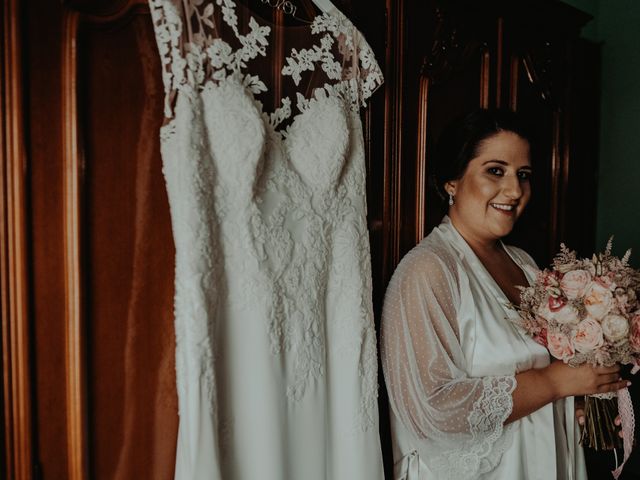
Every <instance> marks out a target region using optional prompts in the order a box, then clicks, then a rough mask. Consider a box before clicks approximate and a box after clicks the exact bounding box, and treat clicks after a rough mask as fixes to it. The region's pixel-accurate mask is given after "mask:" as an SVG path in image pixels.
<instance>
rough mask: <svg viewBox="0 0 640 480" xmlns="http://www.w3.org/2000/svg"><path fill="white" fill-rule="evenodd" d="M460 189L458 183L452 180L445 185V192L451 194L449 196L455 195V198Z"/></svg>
mask: <svg viewBox="0 0 640 480" xmlns="http://www.w3.org/2000/svg"><path fill="white" fill-rule="evenodd" d="M457 187H458V182H456V181H455V180H451V181H449V182H446V183H445V184H444V190H445V191H446V192H447V193H448V194H449V195H453V196H454V197H455V195H456V189H457Z"/></svg>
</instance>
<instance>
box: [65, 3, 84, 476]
mask: <svg viewBox="0 0 640 480" xmlns="http://www.w3.org/2000/svg"><path fill="white" fill-rule="evenodd" d="M79 20H80V15H79V14H78V13H77V12H72V11H65V14H64V21H63V22H64V23H63V37H62V49H63V51H62V115H63V118H62V149H63V165H64V166H63V169H64V187H63V195H64V200H63V205H64V207H63V210H64V211H63V216H64V219H63V223H64V265H65V269H64V270H65V271H64V275H65V277H64V278H65V321H66V325H65V338H66V348H65V358H66V366H65V370H66V372H67V378H66V398H67V450H68V455H69V456H68V470H69V480H82V479H85V478H87V471H88V470H87V469H88V459H87V431H88V428H87V415H86V412H87V394H86V387H87V386H86V373H85V369H86V368H85V361H84V360H85V352H84V345H85V337H84V319H83V312H82V293H83V292H82V264H81V258H82V255H81V247H82V245H81V238H80V233H81V231H82V225H81V218H82V216H81V211H80V209H81V205H82V180H83V159H82V157H81V150H80V144H79V138H78V109H77V45H76V42H77V37H78V25H79Z"/></svg>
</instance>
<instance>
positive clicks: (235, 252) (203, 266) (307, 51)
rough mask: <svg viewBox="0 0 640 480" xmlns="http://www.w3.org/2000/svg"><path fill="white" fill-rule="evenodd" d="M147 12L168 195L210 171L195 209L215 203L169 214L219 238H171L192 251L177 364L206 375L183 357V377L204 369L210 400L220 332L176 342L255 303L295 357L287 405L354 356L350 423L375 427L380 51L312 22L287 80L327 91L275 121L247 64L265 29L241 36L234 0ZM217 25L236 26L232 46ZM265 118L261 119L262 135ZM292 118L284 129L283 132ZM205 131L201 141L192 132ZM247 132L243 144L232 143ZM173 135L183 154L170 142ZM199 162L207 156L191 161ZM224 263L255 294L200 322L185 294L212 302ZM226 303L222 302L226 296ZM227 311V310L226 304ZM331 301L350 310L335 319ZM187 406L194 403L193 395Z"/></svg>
mask: <svg viewBox="0 0 640 480" xmlns="http://www.w3.org/2000/svg"><path fill="white" fill-rule="evenodd" d="M149 5H150V7H151V13H152V20H153V23H154V28H155V31H156V38H157V41H158V46H159V52H160V56H161V59H162V65H163V80H164V85H165V94H166V96H165V116H166V117H167V118H171V120H170V121H169V123H168V124H167V125H165V126H164V127H163V129H162V131H161V139H162V142H163V144H166V145H169V144H172V146H171V149H172V151H171V152H166V155H165V152H164V151H163V158H166V159H169V158H170V160H169V161H167V160H165V163H167V164H169V165H170V168H171V169H172V171H170V172H168V171H167V172H165V175H166V176H167V178H170V179H171V182H168V185H169V183H172V184H173V186H170V185H169V186H168V188H169V189H171V188H175V189H177V188H184V189H185V191H188V190H189V189H190V188H193V187H190V186H188V185H187V184H186V183H184V182H187V183H188V181H187V180H188V178H189V176H190V175H192V176H194V177H197V176H198V175H200V174H199V173H198V172H200V171H201V172H203V174H204V175H205V176H206V178H205V179H203V178H200V179H195V180H193V179H192V181H193V182H196V184H197V185H196V187H197V188H196V190H197V191H198V192H202V193H200V194H198V195H203V197H202V199H200V200H198V202H199V203H196V205H201V204H202V202H203V201H204V202H205V203H206V208H203V209H202V211H201V212H200V213H198V215H197V216H198V218H197V219H195V218H193V212H187V211H186V210H185V212H179V211H175V212H174V211H173V210H174V209H173V204H174V203H176V202H177V200H174V199H177V198H179V197H180V196H181V195H183V194H177V193H176V194H175V195H173V196H172V198H171V200H172V201H171V202H170V203H171V204H172V217H174V216H176V217H179V216H184V217H188V218H189V219H190V220H193V221H196V223H198V224H201V226H202V225H207V224H208V223H209V222H212V225H213V226H214V227H215V229H216V231H215V232H214V231H211V232H209V237H208V242H209V245H208V246H207V247H206V251H202V250H198V249H193V247H192V245H190V242H192V241H193V240H194V239H191V240H189V239H188V238H187V237H188V236H189V235H191V234H192V233H193V230H194V226H193V225H191V226H189V225H177V222H180V221H183V220H181V219H178V218H177V219H176V225H174V236H176V237H179V238H180V239H182V238H183V237H184V241H183V243H184V244H183V245H182V246H181V247H180V248H181V249H183V250H189V258H188V259H180V261H178V259H177V264H178V263H181V264H182V265H183V266H181V267H180V268H181V269H183V270H184V271H182V270H181V271H180V272H178V271H177V273H176V276H178V275H179V276H180V277H181V278H182V280H180V282H185V287H184V288H180V289H179V290H180V291H179V292H178V287H177V292H176V332H178V333H177V334H178V339H177V342H178V345H180V348H179V349H178V350H179V351H178V353H177V354H178V355H179V357H180V358H182V357H184V358H185V359H187V358H188V359H190V360H189V361H193V359H194V358H197V359H199V362H198V366H197V368H195V367H196V365H191V364H189V365H187V364H186V363H185V362H183V361H182V360H179V361H178V364H177V365H178V366H177V368H178V369H179V375H178V379H179V380H178V381H179V382H181V380H180V379H184V378H187V375H189V376H191V377H193V375H194V374H195V373H196V372H200V373H199V375H200V376H201V378H203V379H204V381H205V384H206V385H208V386H207V391H209V392H213V387H212V386H211V385H214V384H215V381H214V375H213V367H212V366H211V364H212V359H213V354H212V352H213V351H215V349H212V347H211V343H210V342H211V341H212V340H211V338H213V335H211V334H210V338H209V339H206V338H204V337H200V336H198V337H196V336H194V335H186V334H183V333H181V332H183V331H185V330H186V329H188V328H194V327H193V325H196V327H197V328H198V329H201V330H202V331H203V332H205V331H209V332H210V333H211V332H213V331H214V325H212V324H209V325H208V326H206V328H205V325H206V318H207V317H208V318H209V322H214V321H215V320H213V319H215V318H217V316H219V315H220V312H221V310H220V308H223V307H225V306H226V307H228V308H231V309H236V310H242V309H243V308H244V309H250V308H251V305H252V304H255V305H258V304H259V305H260V308H261V309H262V310H263V311H264V312H266V317H267V321H268V325H266V327H267V329H268V335H269V339H270V345H271V352H272V353H273V355H276V356H280V357H281V358H282V359H283V360H286V361H283V365H284V364H286V366H285V367H284V368H285V370H286V371H285V372H284V374H285V376H286V378H287V383H286V388H287V390H286V394H287V397H288V398H289V399H290V400H291V401H298V400H300V399H302V398H303V397H304V395H305V393H306V391H307V388H308V386H309V385H310V384H311V383H312V381H313V380H315V379H320V378H322V377H323V376H324V374H325V369H326V363H327V357H331V358H338V357H345V358H348V359H349V362H348V364H351V365H354V366H356V365H357V367H358V374H359V376H360V390H361V392H362V395H360V397H359V398H360V399H361V400H360V402H361V404H360V407H359V410H358V412H357V413H358V415H357V417H358V418H354V424H356V425H357V428H358V429H361V430H367V429H369V428H372V427H375V426H376V425H377V402H376V397H377V358H376V337H375V331H374V328H373V321H372V319H373V313H372V306H371V298H370V294H371V267H370V255H369V240H368V232H367V229H366V207H365V205H364V199H365V196H366V192H365V171H364V165H363V162H362V160H363V158H364V146H363V139H362V126H361V123H360V119H359V115H358V110H359V108H360V107H361V106H362V105H364V101H365V100H366V99H367V98H368V97H369V96H370V95H371V93H372V92H373V90H374V89H375V88H377V87H378V86H379V85H380V84H381V83H382V73H381V71H380V69H379V67H378V65H377V63H376V62H375V60H374V57H373V52H372V50H371V48H370V47H369V46H368V45H367V43H366V41H365V40H364V39H363V38H362V36H361V35H360V33H359V32H358V31H357V30H356V29H355V27H354V26H353V24H351V22H350V21H349V20H348V19H347V18H346V17H344V16H342V15H330V14H323V15H319V16H317V17H316V18H315V19H314V22H313V24H312V25H311V27H310V29H311V33H312V34H313V35H314V37H311V38H312V40H313V44H312V45H311V46H310V47H309V48H304V49H298V50H296V49H292V50H291V53H290V55H289V56H288V57H286V58H285V62H284V66H283V70H282V75H283V76H290V77H291V79H292V80H293V81H294V83H295V84H296V85H298V84H299V83H300V82H302V81H303V79H304V77H305V75H308V74H309V73H313V72H316V73H318V72H317V71H316V70H317V69H319V70H321V71H322V72H323V73H324V75H325V76H326V78H327V79H328V80H329V81H328V82H327V83H325V84H324V85H323V86H322V87H321V88H315V89H313V90H312V92H311V95H310V96H309V97H308V98H307V97H305V96H303V95H301V94H299V93H298V94H296V98H295V108H296V109H297V111H298V112H297V114H295V115H294V114H293V103H294V102H293V101H292V99H291V98H289V97H286V96H285V97H283V98H281V100H280V101H281V103H280V107H279V108H277V109H276V110H275V111H273V112H272V113H266V112H265V110H264V108H263V104H262V103H261V101H260V100H259V98H260V95H261V94H262V93H264V92H266V91H267V86H266V85H265V83H264V82H263V81H262V80H261V78H260V77H259V75H256V74H255V72H250V71H249V67H250V63H251V61H252V60H253V59H256V58H257V57H258V56H265V55H267V54H268V47H269V36H270V34H271V29H270V28H269V27H268V26H261V25H260V24H259V23H258V22H257V21H256V20H255V19H254V18H252V17H251V18H249V19H248V22H246V26H247V28H246V29H245V28H241V27H240V25H239V21H238V16H237V15H236V5H235V3H234V2H233V1H232V0H214V1H210V2H202V1H198V2H196V1H193V2H179V1H176V0H150V1H149ZM221 26H226V27H228V28H226V29H225V35H227V36H226V38H224V39H223V38H222V37H221V35H220V33H219V29H220V28H221ZM316 40H317V41H316ZM336 53H338V54H339V55H341V56H342V59H341V60H342V61H338V60H337V59H336V57H335V55H336ZM190 109H191V110H193V111H191V112H189V110H190ZM187 112H189V113H187ZM254 114H256V115H254ZM174 115H175V116H174ZM178 116H180V117H181V118H180V122H176V118H177V117H178ZM256 116H257V119H258V120H260V119H261V120H262V122H259V121H258V122H257V123H259V125H256V122H255V117H256ZM183 117H187V118H186V122H185V118H183ZM292 117H293V118H292ZM290 119H292V120H293V121H292V123H290V124H289V125H288V126H287V128H286V129H283V130H282V131H278V130H277V128H278V127H279V126H280V125H282V123H283V122H285V121H287V120H290ZM176 123H179V126H176ZM203 123H204V126H203ZM231 124H233V127H230V126H229V125H231ZM192 125H193V126H194V127H192ZM196 125H200V127H202V130H203V131H202V132H200V133H197V132H195V133H194V131H190V129H191V128H194V129H195V126H196ZM248 129H250V131H251V134H247V136H246V138H247V141H246V142H238V139H237V137H235V136H234V135H233V134H231V132H232V131H234V132H248ZM178 130H180V131H179V132H178ZM178 137H180V142H179V143H180V144H179V145H173V144H174V143H176V140H175V139H177V138H178ZM185 138H186V140H185ZM249 139H250V140H249ZM185 142H186V143H189V145H185ZM238 143H243V145H238ZM194 149H195V150H197V151H195V150H194ZM191 150H194V151H193V152H192V153H191ZM240 150H242V151H240ZM191 158H199V161H198V162H197V164H196V165H192V164H191V163H190V162H191ZM187 160H188V161H187ZM181 162H182V163H183V164H181ZM187 164H189V165H187ZM205 164H206V165H205ZM209 170H212V171H211V172H209ZM207 172H209V173H207ZM178 178H180V179H183V180H180V181H179V182H178V181H176V179H178ZM198 182H200V183H202V184H203V185H204V186H203V187H202V188H201V187H199V186H198V185H200V183H198ZM178 183H180V184H181V186H178ZM182 184H184V185H182ZM205 192H206V193H205ZM170 196H171V195H170ZM265 199H266V200H265ZM205 200H206V201H205ZM185 208H186V207H185ZM198 208H200V207H198ZM211 219H215V221H212V220H211ZM195 228H204V227H195ZM205 233H206V232H205ZM194 238H195V237H194ZM198 238H199V237H198ZM203 238H204V237H203ZM219 240H220V243H221V246H217V247H216V248H219V249H220V251H219V252H218V255H219V256H221V258H217V257H216V258H214V256H213V255H212V253H211V251H210V249H211V248H212V246H211V242H218V241H219ZM198 241H199V240H198ZM204 243H206V242H204ZM204 243H203V245H204ZM177 244H178V239H177V241H176V246H177V247H178V245H177ZM203 248H204V247H203ZM177 250H178V248H177ZM198 255H200V256H201V258H202V259H203V261H201V262H200V261H199V260H198V259H197V258H196V257H197V256H198ZM228 265H232V266H233V267H234V268H235V269H237V272H236V273H238V275H235V277H236V279H235V280H234V281H235V282H238V283H236V284H234V285H230V286H228V289H229V290H232V289H235V290H237V291H242V292H251V294H252V301H251V302H243V301H237V302H235V303H234V300H233V299H231V300H220V301H217V300H216V301H217V302H218V303H216V304H215V305H206V306H204V307H203V308H202V312H203V315H197V316H194V315H193V314H192V313H193V312H192V311H191V310H190V308H191V307H190V306H189V305H190V303H189V302H190V301H191V300H192V299H191V297H190V296H189V294H188V288H187V286H186V284H191V282H194V281H195V282H196V283H198V284H201V285H202V286H203V289H204V290H203V291H200V292H196V293H195V294H194V295H201V296H202V297H207V296H210V292H212V291H218V290H217V289H218V285H216V283H215V281H214V280H215V279H216V278H218V277H219V276H224V268H225V266H228ZM177 268H178V267H177ZM207 270H208V271H209V274H208V276H207V277H205V275H207V273H206V271H207ZM212 271H215V273H211V272H212ZM245 272H246V273H247V274H246V275H245V274H244V273H245ZM214 275H216V276H215V277H214ZM334 279H335V280H334ZM353 279H358V281H353ZM177 284H178V282H177ZM205 287H206V288H205ZM235 290H234V291H235ZM221 292H222V293H221ZM218 297H219V298H220V299H224V298H225V295H224V292H223V291H219V292H218ZM236 300H237V299H236ZM229 301H230V302H231V303H232V305H225V302H229ZM192 304H193V305H196V304H197V302H195V303H192ZM335 305H338V306H339V307H337V308H339V309H344V310H345V311H344V312H342V311H338V312H332V314H331V315H329V316H328V315H327V312H328V311H329V310H332V309H334V308H336V307H335ZM196 317H197V318H196ZM327 318H331V320H330V321H329V322H326V319H327ZM203 322H205V325H203ZM325 323H330V325H326V324H325ZM207 329H208V330H207ZM327 329H331V331H332V334H331V336H330V338H331V342H330V343H331V344H330V345H326V344H325V338H326V337H327V331H326V330H327ZM211 395H213V393H211ZM180 397H181V398H186V396H185V394H184V392H181V393H180ZM210 398H213V396H211V397H210ZM354 417H355V415H354ZM345 428H347V429H348V428H351V426H346V425H345Z"/></svg>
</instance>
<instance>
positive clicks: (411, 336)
mask: <svg viewBox="0 0 640 480" xmlns="http://www.w3.org/2000/svg"><path fill="white" fill-rule="evenodd" d="M504 248H505V250H506V252H507V253H508V254H509V255H510V256H511V258H512V259H513V260H514V261H515V262H516V264H517V265H519V266H520V268H521V269H522V270H523V272H524V273H525V275H526V276H527V279H528V281H529V282H533V281H534V280H535V271H536V269H537V268H536V265H535V263H534V261H533V260H532V259H531V257H529V255H527V254H526V253H525V252H523V251H522V250H520V249H518V248H515V247H509V246H504ZM514 316H517V313H516V312H515V311H514V310H513V309H512V308H510V306H509V301H508V299H507V297H506V296H505V294H504V293H503V292H502V290H501V289H500V287H499V286H498V285H497V284H496V282H495V281H494V280H493V278H492V277H491V276H490V275H489V273H488V272H487V270H486V269H485V267H484V266H483V265H482V263H481V262H480V261H479V260H478V258H477V257H476V255H475V254H474V253H473V250H471V248H470V247H469V245H468V244H467V243H466V241H465V240H464V239H463V238H462V236H461V235H460V234H459V233H458V232H457V231H456V229H455V228H454V227H453V225H452V223H451V221H450V219H449V218H448V217H445V218H444V220H443V222H442V223H441V224H440V226H439V227H437V228H436V229H434V231H433V232H432V233H431V234H430V235H429V236H428V237H426V238H425V239H424V240H423V241H422V242H421V243H420V244H419V245H418V246H416V247H415V248H414V249H413V250H412V251H411V252H409V253H408V254H407V255H406V256H405V257H404V259H403V260H402V262H401V263H400V265H399V266H398V268H397V270H396V272H395V273H394V275H393V278H392V280H391V283H390V284H389V287H388V290H387V294H386V298H385V304H384V311H383V319H382V339H381V356H382V366H383V370H384V374H385V380H386V383H387V390H388V392H389V397H390V403H391V410H392V414H391V423H392V436H393V449H394V461H395V467H394V470H395V473H394V478H395V479H396V480H405V479H406V480H446V479H451V480H465V479H493V480H534V479H536V480H550V479H558V480H573V479H580V480H581V479H586V471H585V465H584V459H583V453H582V448H581V447H580V446H579V444H578V440H579V431H578V426H577V424H576V422H575V418H574V413H573V398H569V399H566V400H560V401H556V402H554V403H552V404H547V405H545V406H544V407H542V408H540V409H539V410H537V411H535V412H533V413H532V414H530V415H528V416H526V417H524V418H521V419H520V420H516V421H515V422H512V423H509V424H507V425H504V421H505V420H506V419H507V417H508V416H509V415H510V413H511V410H512V407H513V401H512V396H511V393H512V392H513V390H514V389H515V387H516V379H515V374H516V373H518V372H522V371H525V370H528V369H530V368H541V367H544V366H546V365H548V364H549V354H548V352H547V350H546V349H545V348H544V347H542V346H540V345H539V344H537V343H536V342H534V341H533V340H532V339H531V338H530V337H528V336H527V335H526V334H525V333H524V331H523V330H521V329H520V328H519V327H517V326H515V325H514V324H513V323H512V322H511V321H510V320H509V318H510V317H514Z"/></svg>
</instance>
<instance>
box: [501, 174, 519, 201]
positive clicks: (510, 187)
mask: <svg viewBox="0 0 640 480" xmlns="http://www.w3.org/2000/svg"><path fill="white" fill-rule="evenodd" d="M503 178H504V182H505V183H504V187H503V190H504V194H505V195H506V196H507V197H509V198H511V199H513V200H517V199H519V198H520V197H521V196H522V185H520V179H519V178H518V176H517V175H505V176H504V177H503Z"/></svg>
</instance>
